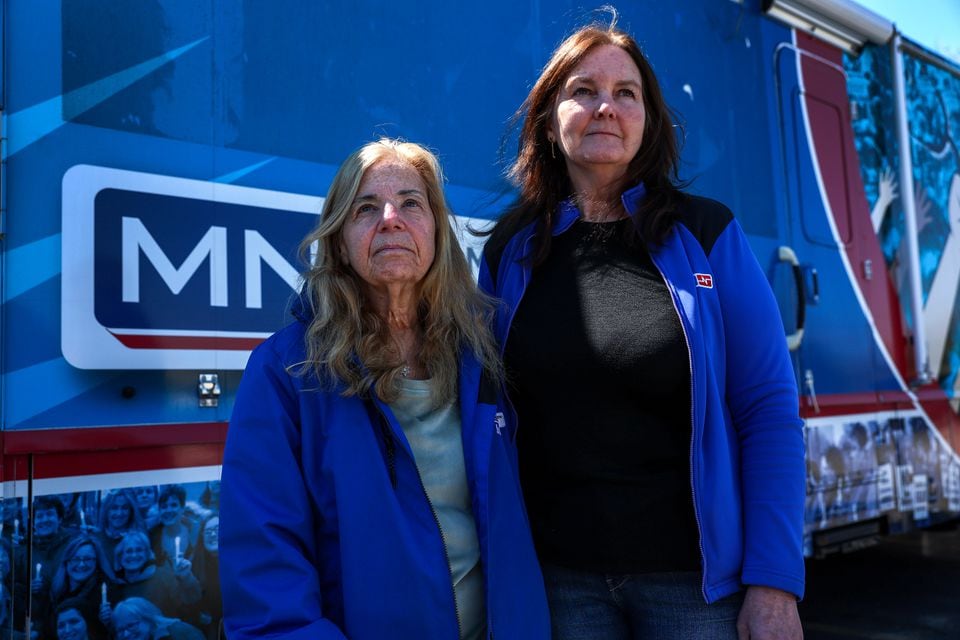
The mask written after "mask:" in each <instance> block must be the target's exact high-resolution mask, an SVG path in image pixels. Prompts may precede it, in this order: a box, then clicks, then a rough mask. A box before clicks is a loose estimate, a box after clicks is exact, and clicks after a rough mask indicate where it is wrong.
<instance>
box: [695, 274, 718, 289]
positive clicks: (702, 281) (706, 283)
mask: <svg viewBox="0 0 960 640" xmlns="http://www.w3.org/2000/svg"><path fill="white" fill-rule="evenodd" d="M693 276H694V277H695V278H696V279H697V286H698V287H703V288H704V289H713V276H712V275H710V274H709V273H695V274H693Z"/></svg>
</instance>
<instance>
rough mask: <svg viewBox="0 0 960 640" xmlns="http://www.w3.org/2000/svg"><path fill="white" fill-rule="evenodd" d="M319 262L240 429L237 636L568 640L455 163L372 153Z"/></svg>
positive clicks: (266, 359)
mask: <svg viewBox="0 0 960 640" xmlns="http://www.w3.org/2000/svg"><path fill="white" fill-rule="evenodd" d="M303 250H304V253H306V254H315V257H314V259H313V261H312V264H311V265H310V266H309V267H308V268H307V270H306V271H305V272H304V274H303V279H304V285H303V288H302V291H301V294H300V296H299V299H298V301H297V303H296V304H295V305H294V308H293V315H294V321H293V322H292V323H291V324H290V325H288V326H287V327H286V328H285V329H283V330H281V331H280V332H279V333H277V334H275V335H274V336H273V337H271V338H270V339H268V340H267V341H266V342H264V343H263V344H262V345H260V346H259V347H258V348H257V349H256V350H255V351H254V352H253V354H252V355H251V357H250V361H249V363H248V365H247V368H246V371H245V373H244V377H243V381H242V383H241V385H240V389H239V390H238V393H237V403H236V406H235V407H234V412H233V417H232V419H231V421H230V432H229V436H228V438H227V446H226V451H225V454H224V466H223V477H222V485H221V498H220V505H221V516H220V517H221V530H220V548H219V553H220V556H221V558H222V560H223V561H222V562H221V563H220V573H221V588H222V592H223V603H224V621H225V626H226V632H227V635H228V636H229V637H230V638H232V639H233V640H244V639H245V638H259V637H265V636H274V635H283V636H284V637H298V638H299V637H303V638H307V637H310V638H350V639H351V640H362V639H364V638H371V639H373V638H377V639H380V638H400V639H403V638H410V639H414V638H416V639H420V638H451V639H454V638H487V637H491V636H493V635H494V634H495V635H496V637H497V638H523V639H525V640H526V639H537V638H547V637H549V624H548V620H547V611H546V598H545V596H544V593H543V583H542V578H541V576H540V572H539V568H538V566H537V561H536V557H535V555H534V552H533V546H532V541H531V539H530V534H529V532H528V530H527V524H526V517H525V515H524V512H523V507H522V502H521V499H520V491H519V486H518V484H517V478H516V471H515V469H514V466H513V462H514V460H515V459H516V458H515V451H514V449H513V438H512V434H511V433H509V432H508V431H507V430H506V429H503V421H502V415H503V414H502V406H501V405H500V403H499V401H500V394H499V385H500V382H501V380H502V374H501V366H500V362H499V358H498V351H497V348H496V346H495V343H494V341H493V338H492V335H491V332H490V330H489V328H488V321H489V319H490V317H491V315H492V304H491V301H490V300H489V299H488V298H487V297H486V296H485V295H483V294H481V293H480V292H479V291H478V290H477V288H476V285H475V283H474V282H473V279H472V276H471V273H470V270H469V267H468V265H467V261H466V259H465V258H464V256H463V253H462V251H461V250H460V248H459V244H458V242H457V237H456V234H455V232H454V228H453V224H452V216H451V215H450V212H449V210H448V208H447V205H446V201H445V198H444V194H443V174H442V173H441V170H440V165H439V163H438V162H437V159H436V157H435V156H434V155H433V154H432V153H430V152H429V151H427V150H426V149H425V148H423V147H421V146H419V145H416V144H412V143H407V142H400V141H396V140H386V139H384V140H379V141H377V142H372V143H370V144H367V145H364V146H363V147H361V148H360V149H358V150H357V151H356V152H354V153H353V154H351V155H350V156H349V157H348V158H347V159H346V160H345V161H344V163H343V164H342V165H341V167H340V169H339V171H338V172H337V175H336V177H335V178H334V180H333V183H332V185H331V187H330V190H329V193H328V194H327V198H326V201H325V202H324V205H323V211H322V213H321V215H320V220H319V222H318V224H317V227H316V229H314V231H313V232H311V233H310V234H309V235H308V236H307V237H306V238H305V239H304V242H303Z"/></svg>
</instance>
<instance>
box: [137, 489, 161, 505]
mask: <svg viewBox="0 0 960 640" xmlns="http://www.w3.org/2000/svg"><path fill="white" fill-rule="evenodd" d="M133 495H134V497H135V498H136V500H137V506H138V507H140V508H141V509H147V508H149V507H152V506H153V505H155V504H156V503H157V490H156V489H155V488H154V487H137V488H136V489H134V490H133Z"/></svg>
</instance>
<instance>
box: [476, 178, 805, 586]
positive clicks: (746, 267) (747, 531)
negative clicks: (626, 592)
mask: <svg viewBox="0 0 960 640" xmlns="http://www.w3.org/2000/svg"><path fill="white" fill-rule="evenodd" d="M644 195H645V190H644V187H643V185H642V184H641V185H639V186H637V187H634V188H633V189H630V190H628V191H626V192H625V193H624V194H623V196H622V201H623V204H624V206H625V207H626V210H627V211H628V212H630V214H631V215H635V214H636V212H637V210H638V208H639V205H640V203H641V202H642V199H643V197H644ZM579 215H580V214H579V211H578V210H577V208H576V206H575V205H574V204H573V203H572V201H569V200H568V201H565V202H563V203H562V204H561V205H560V207H559V210H558V212H557V216H556V221H555V224H554V229H553V235H554V236H556V235H559V234H562V233H563V232H565V231H566V230H567V229H569V228H570V226H571V225H573V223H574V222H575V221H576V220H577V218H578V217H579ZM534 231H535V228H534V224H530V225H528V226H527V227H525V228H523V229H521V230H520V231H519V232H518V233H517V234H516V235H515V236H514V237H513V238H511V239H510V240H509V241H508V242H507V244H506V245H505V246H504V247H503V249H502V252H501V253H499V254H498V255H494V254H493V253H492V251H491V250H490V249H489V247H488V249H487V250H486V251H485V252H484V260H483V262H482V263H481V266H480V287H481V289H483V290H485V291H486V292H487V293H489V294H491V295H494V296H496V297H498V298H501V299H502V301H503V304H502V306H501V308H500V310H499V311H498V314H497V317H496V320H495V323H496V325H495V326H496V335H497V339H498V340H499V341H500V344H501V345H504V344H506V340H507V337H508V335H509V332H510V323H511V321H512V319H513V315H514V312H515V311H516V308H517V305H518V304H519V303H520V300H521V298H522V297H523V293H524V291H525V289H526V287H527V284H528V283H529V282H530V273H531V266H530V261H529V260H528V259H526V258H527V257H528V256H529V255H530V253H531V251H532V245H533V243H532V239H533V236H534ZM651 257H652V258H653V262H654V264H655V265H656V267H657V269H659V271H660V273H661V275H662V276H663V278H664V280H665V282H666V283H667V287H668V289H669V290H670V295H671V297H672V299H673V304H674V306H675V308H676V310H677V313H678V315H679V316H680V321H681V323H682V326H683V332H684V336H685V338H686V342H687V347H688V352H689V356H690V379H691V393H690V397H691V405H692V406H691V407H690V417H691V421H692V424H693V436H692V442H691V447H690V469H691V474H690V482H691V490H692V491H693V502H694V509H695V511H696V519H697V524H698V526H699V532H700V550H701V562H702V569H703V595H704V598H705V599H706V601H707V602H714V601H716V600H718V599H720V598H723V597H724V596H727V595H729V594H731V593H734V592H735V591H737V590H739V589H741V588H742V587H743V586H744V585H763V586H769V587H774V588H777V589H782V590H784V591H787V592H790V593H793V594H795V595H796V596H797V597H798V598H799V597H802V596H803V589H804V566H803V546H802V541H803V505H804V497H805V496H804V493H805V485H804V478H805V473H806V467H805V464H804V444H803V430H802V422H801V420H800V419H799V400H798V398H799V396H798V392H797V386H796V379H795V376H794V373H793V365H792V363H791V360H790V356H789V353H788V351H787V347H786V340H785V339H784V331H783V323H782V321H781V319H780V314H779V310H778V308H777V303H776V300H775V299H774V296H773V292H772V291H771V289H770V285H769V284H768V282H767V279H766V278H765V277H764V274H763V271H762V269H761V268H760V265H759V264H758V263H757V260H756V258H755V257H754V255H753V253H752V252H751V250H750V247H749V245H748V244H747V239H746V237H745V236H744V234H743V231H742V230H741V228H740V225H739V224H738V223H737V221H736V220H735V219H734V218H733V215H732V214H731V212H730V211H729V209H727V208H726V207H724V206H723V205H721V204H720V203H718V202H715V201H713V200H708V199H705V198H698V197H693V196H686V197H685V198H684V204H683V205H682V207H681V210H680V211H679V219H678V221H677V222H676V224H674V225H673V228H672V229H671V231H670V232H669V234H668V235H667V237H666V239H665V241H664V242H663V244H662V245H659V246H654V247H651ZM556 401H557V402H563V398H557V399H556ZM507 423H508V425H509V426H510V428H511V429H516V428H517V426H516V415H515V414H514V413H513V412H512V411H508V412H507ZM518 426H519V428H520V429H522V428H523V425H522V424H520V425H518Z"/></svg>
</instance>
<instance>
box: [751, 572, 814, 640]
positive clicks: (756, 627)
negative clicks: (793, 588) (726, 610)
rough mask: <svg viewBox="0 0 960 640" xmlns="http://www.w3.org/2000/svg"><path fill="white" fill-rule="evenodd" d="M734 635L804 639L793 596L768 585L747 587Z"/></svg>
mask: <svg viewBox="0 0 960 640" xmlns="http://www.w3.org/2000/svg"><path fill="white" fill-rule="evenodd" d="M737 637H738V638H739V640H803V628H802V627H801V626H800V614H799V613H797V599H796V597H794V595H793V594H792V593H787V592H786V591H781V590H780V589H773V588H771V587H761V586H757V585H753V586H749V587H747V595H746V597H744V599H743V606H741V607H740V615H739V616H738V617H737Z"/></svg>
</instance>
